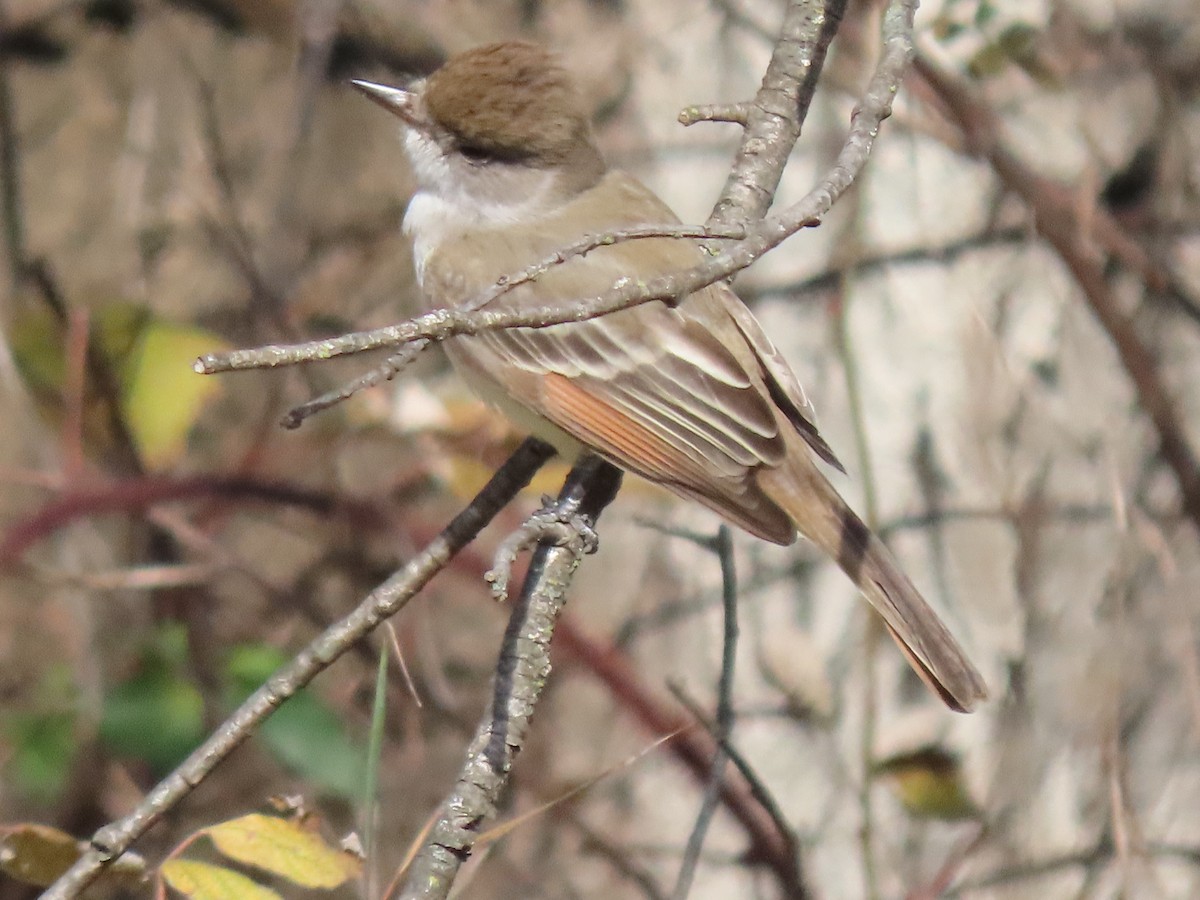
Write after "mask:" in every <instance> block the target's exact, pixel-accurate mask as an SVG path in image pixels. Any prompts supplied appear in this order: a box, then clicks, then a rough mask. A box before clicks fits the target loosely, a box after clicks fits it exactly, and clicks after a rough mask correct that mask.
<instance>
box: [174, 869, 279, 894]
mask: <svg viewBox="0 0 1200 900" xmlns="http://www.w3.org/2000/svg"><path fill="white" fill-rule="evenodd" d="M158 871H159V873H160V874H161V875H162V877H163V880H164V881H166V883H167V884H169V885H170V886H171V887H173V888H174V889H175V890H177V891H179V893H181V894H183V895H184V896H185V897H191V898H193V900H282V898H281V897H280V896H279V894H277V893H276V892H275V891H273V890H271V889H270V888H266V887H263V886H262V885H261V884H259V883H258V882H256V881H252V880H251V879H249V878H247V877H246V876H245V875H243V874H242V873H241V872H235V871H233V870H232V869H225V868H222V867H221V866H214V865H212V864H211V863H206V862H198V861H196V860H194V859H169V860H167V861H166V862H165V863H163V864H162V866H160V867H159V870H158Z"/></svg>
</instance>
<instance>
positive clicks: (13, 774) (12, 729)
mask: <svg viewBox="0 0 1200 900" xmlns="http://www.w3.org/2000/svg"><path fill="white" fill-rule="evenodd" d="M4 734H5V737H6V738H7V741H8V744H9V745H10V746H9V751H8V760H7V762H6V763H5V771H6V772H7V773H8V777H9V779H11V780H10V783H11V784H12V785H13V786H14V787H16V788H17V789H19V790H20V791H21V792H22V793H23V794H25V795H27V796H28V797H29V798H31V799H33V800H35V801H38V802H41V803H48V802H50V801H52V800H54V799H55V798H56V797H58V796H59V794H60V792H61V791H62V788H63V786H64V785H65V784H66V780H67V777H68V775H69V774H70V771H71V761H72V760H73V759H74V757H75V716H74V714H73V713H70V712H60V711H56V712H17V713H11V714H9V715H8V716H6V717H5V720H4Z"/></svg>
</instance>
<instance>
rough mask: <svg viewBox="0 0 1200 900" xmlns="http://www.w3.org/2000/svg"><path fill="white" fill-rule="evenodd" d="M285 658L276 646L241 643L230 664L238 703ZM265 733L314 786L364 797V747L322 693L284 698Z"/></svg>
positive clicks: (277, 753) (345, 795)
mask: <svg viewBox="0 0 1200 900" xmlns="http://www.w3.org/2000/svg"><path fill="white" fill-rule="evenodd" d="M283 662H284V656H283V655H282V654H281V653H280V652H279V651H278V650H276V649H275V648H273V647H268V646H265V645H262V644H251V645H243V646H241V647H238V648H237V649H236V650H235V651H234V652H233V653H232V654H231V655H230V657H229V661H228V663H227V666H226V673H227V675H228V677H229V680H230V682H231V689H232V692H233V694H234V695H235V696H234V697H233V702H234V703H239V702H241V701H242V700H244V699H245V698H246V697H248V696H249V695H250V694H251V693H252V692H253V691H255V690H257V689H258V687H259V686H260V685H262V683H263V682H265V681H266V680H267V679H268V678H269V677H270V676H271V674H272V673H273V672H274V671H275V670H276V669H278V668H279V667H280V666H281V665H282V664H283ZM259 737H260V738H261V739H262V740H263V742H264V743H266V745H267V747H268V748H269V749H270V751H271V752H272V753H273V754H274V755H275V757H276V758H277V759H279V761H280V762H281V763H283V764H284V765H285V766H287V767H288V768H290V769H292V770H293V771H295V772H297V773H298V774H300V775H302V776H303V777H304V778H306V779H307V780H309V781H310V782H312V783H313V784H314V785H316V786H318V787H320V788H323V789H324V790H325V791H327V792H329V793H332V794H335V795H337V796H339V797H342V798H345V799H347V800H351V801H353V800H357V799H359V797H361V795H362V789H363V777H364V776H363V750H362V748H361V747H360V746H359V745H358V744H357V743H356V742H355V741H354V740H353V739H352V738H351V737H350V736H349V735H348V734H347V733H346V731H345V729H344V728H343V726H342V720H341V718H340V716H338V715H337V713H336V712H334V710H333V709H331V708H330V707H329V706H328V705H326V704H325V703H324V702H323V701H322V700H321V699H320V698H319V697H318V696H317V695H316V694H314V693H312V692H310V691H302V692H300V693H299V694H297V695H296V696H294V697H292V698H291V699H290V700H288V701H287V702H286V703H284V704H283V705H282V706H281V707H280V708H279V709H278V710H277V711H276V712H275V714H274V715H273V716H271V717H270V718H269V719H267V721H266V722H264V723H263V726H262V728H261V729H260V730H259Z"/></svg>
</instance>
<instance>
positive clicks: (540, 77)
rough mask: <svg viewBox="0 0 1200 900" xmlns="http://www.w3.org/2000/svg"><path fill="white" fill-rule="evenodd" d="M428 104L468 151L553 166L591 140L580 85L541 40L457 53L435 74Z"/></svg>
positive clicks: (430, 80) (439, 122)
mask: <svg viewBox="0 0 1200 900" xmlns="http://www.w3.org/2000/svg"><path fill="white" fill-rule="evenodd" d="M424 102H425V110H426V112H427V115H428V116H429V118H430V119H431V120H432V121H433V122H434V123H435V124H436V125H438V126H439V127H440V128H442V129H444V130H445V131H446V132H447V133H448V134H449V135H450V136H451V138H452V139H453V140H454V142H455V144H456V145H457V147H458V149H459V150H461V151H462V152H463V153H464V154H466V155H468V156H472V155H474V156H479V157H489V158H494V159H502V160H509V161H513V162H518V161H521V162H526V163H530V164H534V165H551V166H553V165H561V164H562V163H564V162H566V161H567V160H568V158H569V157H570V156H571V154H572V152H573V151H575V150H576V149H577V148H578V146H579V144H580V143H581V142H584V143H590V138H589V123H588V116H587V112H586V110H585V107H584V102H583V98H582V97H581V96H580V93H579V91H578V89H577V87H576V86H575V82H574V81H573V80H572V78H571V76H570V75H569V74H568V73H567V71H566V69H564V68H563V67H562V65H561V63H560V62H559V60H558V58H557V57H556V56H555V55H554V54H553V53H551V52H550V51H548V50H546V49H545V48H543V47H539V46H538V45H537V44H531V43H527V42H524V41H508V42H504V43H498V44H487V45H485V46H482V47H476V48H474V49H472V50H468V51H466V52H465V53H461V54H459V55H458V56H454V57H452V58H451V59H450V60H449V61H448V62H447V63H446V64H445V65H444V66H442V67H441V68H440V69H438V70H437V71H436V72H434V73H433V74H432V75H430V76H429V78H428V81H427V82H426V85H425V91H424Z"/></svg>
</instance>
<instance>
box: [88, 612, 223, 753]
mask: <svg viewBox="0 0 1200 900" xmlns="http://www.w3.org/2000/svg"><path fill="white" fill-rule="evenodd" d="M186 641H187V632H186V630H185V629H184V628H183V627H182V626H180V627H177V628H168V629H164V630H162V631H160V632H159V633H158V634H157V635H156V640H155V641H154V642H153V643H152V645H151V646H150V647H149V648H148V649H147V650H146V652H145V654H144V656H143V659H142V661H141V666H140V668H139V670H138V672H137V674H135V675H134V676H133V677H132V678H130V679H128V680H127V681H125V682H123V683H121V684H119V685H117V686H116V687H115V688H113V689H112V690H111V691H110V692H109V694H108V696H107V697H105V700H104V715H103V718H102V720H101V723H100V736H101V738H103V739H104V741H105V742H106V743H107V744H108V745H109V746H110V747H111V748H112V749H113V751H114V752H116V753H117V754H119V755H122V756H126V757H133V758H136V759H142V760H145V761H146V762H147V763H149V764H150V766H151V767H152V768H153V769H154V771H155V772H158V773H162V772H167V771H170V769H172V768H173V767H174V766H175V765H177V764H178V763H179V762H180V761H182V760H183V758H184V757H185V756H187V754H188V753H190V752H191V750H192V748H193V747H195V746H196V745H197V744H198V743H199V742H200V741H201V740H202V739H203V737H204V730H205V729H204V700H203V698H202V697H201V695H200V692H199V691H198V690H197V689H196V687H195V686H194V685H193V684H192V683H191V682H190V681H189V680H188V679H186V678H185V677H183V675H182V674H181V668H182V665H183V659H184V656H185V654H186V652H187V650H186Z"/></svg>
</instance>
